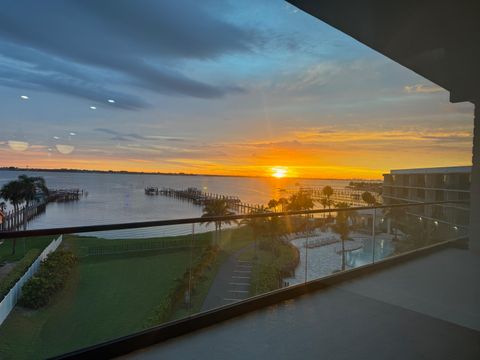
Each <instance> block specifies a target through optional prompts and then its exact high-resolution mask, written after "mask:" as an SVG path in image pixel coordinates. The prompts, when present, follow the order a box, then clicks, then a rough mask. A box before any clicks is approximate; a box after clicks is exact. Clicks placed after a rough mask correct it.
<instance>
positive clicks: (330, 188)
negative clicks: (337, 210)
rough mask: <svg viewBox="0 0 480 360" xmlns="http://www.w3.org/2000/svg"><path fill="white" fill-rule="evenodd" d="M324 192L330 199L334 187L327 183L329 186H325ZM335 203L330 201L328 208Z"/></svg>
mask: <svg viewBox="0 0 480 360" xmlns="http://www.w3.org/2000/svg"><path fill="white" fill-rule="evenodd" d="M322 194H323V195H324V196H325V197H326V198H327V200H330V198H331V197H332V195H333V189H332V187H331V186H329V185H327V186H324V188H323V189H322ZM332 204H333V203H330V204H329V205H328V208H329V209H330V206H331V205H332Z"/></svg>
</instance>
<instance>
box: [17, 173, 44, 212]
mask: <svg viewBox="0 0 480 360" xmlns="http://www.w3.org/2000/svg"><path fill="white" fill-rule="evenodd" d="M18 181H19V182H20V184H21V185H22V196H23V199H24V200H25V202H26V204H27V207H28V206H30V204H31V202H32V201H33V200H34V199H35V196H36V195H37V193H38V192H42V193H43V194H45V195H47V194H48V188H47V185H46V183H45V179H44V178H43V177H40V176H27V175H20V176H19V177H18Z"/></svg>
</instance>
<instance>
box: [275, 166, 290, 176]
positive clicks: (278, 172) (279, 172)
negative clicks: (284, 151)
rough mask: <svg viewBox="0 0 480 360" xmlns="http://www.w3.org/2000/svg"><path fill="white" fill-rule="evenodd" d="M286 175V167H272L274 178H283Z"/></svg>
mask: <svg viewBox="0 0 480 360" xmlns="http://www.w3.org/2000/svg"><path fill="white" fill-rule="evenodd" d="M286 175H287V169H286V168H283V167H274V168H272V176H273V177H276V178H283V177H285V176H286Z"/></svg>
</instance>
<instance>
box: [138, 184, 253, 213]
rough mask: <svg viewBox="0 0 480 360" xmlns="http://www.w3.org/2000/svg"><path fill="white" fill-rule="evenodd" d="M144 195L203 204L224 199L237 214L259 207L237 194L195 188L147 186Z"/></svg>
mask: <svg viewBox="0 0 480 360" xmlns="http://www.w3.org/2000/svg"><path fill="white" fill-rule="evenodd" d="M145 195H149V196H154V195H163V196H168V197H172V198H175V199H179V200H183V201H189V202H192V203H193V204H195V205H199V206H205V205H207V204H208V203H209V202H212V201H216V200H223V201H225V202H226V203H227V204H228V206H229V207H230V209H232V210H233V211H235V212H237V213H238V214H247V213H250V212H251V211H256V210H258V209H260V208H261V205H255V204H247V203H244V202H242V201H241V200H240V198H239V197H238V196H228V195H221V194H215V193H207V192H203V191H201V190H199V189H197V188H188V189H185V190H178V189H172V188H162V189H159V188H157V187H148V188H146V189H145Z"/></svg>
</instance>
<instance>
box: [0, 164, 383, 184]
mask: <svg viewBox="0 0 480 360" xmlns="http://www.w3.org/2000/svg"><path fill="white" fill-rule="evenodd" d="M0 170H5V171H39V172H89V173H104V174H136V175H168V176H209V177H238V178H267V179H271V178H273V177H272V176H268V175H233V174H204V173H186V172H181V171H180V172H161V171H156V172H150V171H129V170H95V169H76V168H35V167H17V166H2V167H0ZM283 179H300V180H345V181H347V180H350V181H354V180H355V181H359V180H361V181H380V182H381V181H383V179H381V178H379V179H365V178H321V177H300V176H285V177H284V178H283Z"/></svg>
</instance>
